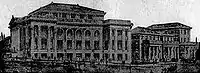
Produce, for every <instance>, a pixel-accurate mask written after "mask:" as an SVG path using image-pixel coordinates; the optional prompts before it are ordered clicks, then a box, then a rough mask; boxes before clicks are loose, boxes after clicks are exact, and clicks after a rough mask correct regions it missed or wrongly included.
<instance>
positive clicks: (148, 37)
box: [131, 22, 199, 63]
mask: <svg viewBox="0 0 200 73" xmlns="http://www.w3.org/2000/svg"><path fill="white" fill-rule="evenodd" d="M191 29H192V27H190V26H187V25H184V24H181V23H179V22H174V23H165V24H153V25H151V26H149V27H136V28H134V29H132V33H131V39H132V47H131V48H132V57H133V58H132V59H133V62H148V63H149V62H171V61H175V62H176V61H179V60H184V59H192V60H194V59H195V52H196V51H197V49H198V48H199V47H198V46H199V45H198V43H197V41H196V42H191V41H190V30H191Z"/></svg>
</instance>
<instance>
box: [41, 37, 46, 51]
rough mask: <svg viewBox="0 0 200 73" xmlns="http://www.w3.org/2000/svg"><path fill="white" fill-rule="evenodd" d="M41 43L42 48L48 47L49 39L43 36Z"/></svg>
mask: <svg viewBox="0 0 200 73" xmlns="http://www.w3.org/2000/svg"><path fill="white" fill-rule="evenodd" d="M41 45H42V50H45V49H47V39H45V38H42V39H41Z"/></svg>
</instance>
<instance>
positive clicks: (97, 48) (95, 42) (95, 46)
mask: <svg viewBox="0 0 200 73" xmlns="http://www.w3.org/2000/svg"><path fill="white" fill-rule="evenodd" d="M94 49H96V50H99V41H94Z"/></svg>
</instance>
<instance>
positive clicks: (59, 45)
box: [57, 40, 63, 50]
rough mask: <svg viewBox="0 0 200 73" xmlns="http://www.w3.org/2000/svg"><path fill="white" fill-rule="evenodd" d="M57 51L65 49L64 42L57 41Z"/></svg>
mask: <svg viewBox="0 0 200 73" xmlns="http://www.w3.org/2000/svg"><path fill="white" fill-rule="evenodd" d="M57 49H58V50H62V49H63V41H62V40H57Z"/></svg>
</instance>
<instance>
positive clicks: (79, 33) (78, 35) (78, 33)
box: [76, 30, 82, 38]
mask: <svg viewBox="0 0 200 73" xmlns="http://www.w3.org/2000/svg"><path fill="white" fill-rule="evenodd" d="M81 35H82V33H81V30H77V31H76V36H77V37H79V38H80V37H81Z"/></svg>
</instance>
